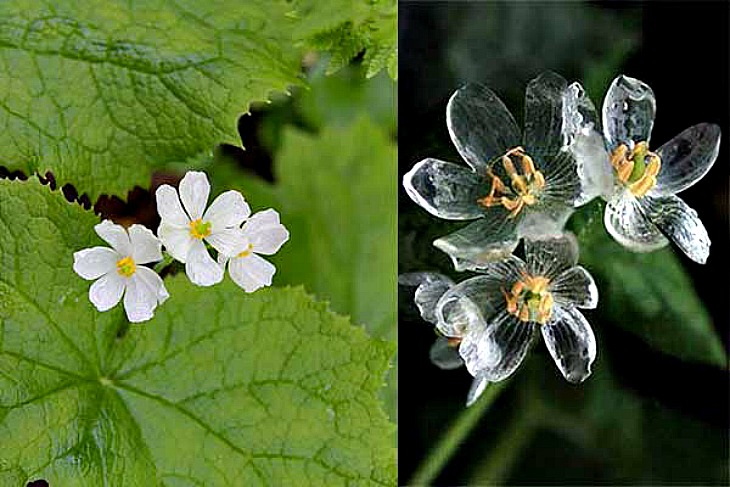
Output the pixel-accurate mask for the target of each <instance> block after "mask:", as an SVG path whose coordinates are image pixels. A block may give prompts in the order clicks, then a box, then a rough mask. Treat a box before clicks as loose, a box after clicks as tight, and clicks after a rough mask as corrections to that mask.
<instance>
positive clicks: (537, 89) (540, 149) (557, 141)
mask: <svg viewBox="0 0 730 487" xmlns="http://www.w3.org/2000/svg"><path fill="white" fill-rule="evenodd" d="M567 86H568V83H567V81H565V79H564V78H563V77H562V76H560V75H559V74H557V73H553V72H551V71H548V72H546V73H542V74H541V75H540V76H538V77H537V78H535V79H533V80H532V81H530V82H529V83H528V85H527V91H526V92H525V138H524V148H525V150H526V151H527V153H528V154H530V155H532V156H533V157H534V156H535V155H552V154H555V153H557V152H558V150H560V148H561V147H562V145H563V134H562V129H563V93H564V92H565V89H566V88H567Z"/></svg>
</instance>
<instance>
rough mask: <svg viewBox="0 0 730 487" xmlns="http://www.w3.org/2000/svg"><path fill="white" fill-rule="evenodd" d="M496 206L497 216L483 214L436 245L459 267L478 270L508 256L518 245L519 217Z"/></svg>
mask: <svg viewBox="0 0 730 487" xmlns="http://www.w3.org/2000/svg"><path fill="white" fill-rule="evenodd" d="M500 208H501V207H493V208H490V210H494V211H495V213H494V215H495V216H494V217H493V218H492V217H489V216H487V217H485V218H480V219H478V220H476V221H474V222H472V223H470V224H468V225H467V226H465V227H463V228H461V229H459V230H457V231H455V232H453V233H451V234H449V235H446V236H444V237H441V238H438V239H436V240H434V242H433V245H434V247H436V248H438V249H440V250H443V251H444V252H446V253H447V254H449V257H451V260H452V261H453V262H454V267H455V268H456V270H457V271H462V270H467V269H468V270H477V269H480V268H482V267H484V266H485V265H486V264H488V263H490V262H495V261H499V260H502V259H504V258H505V257H507V256H509V255H510V254H511V253H512V251H513V250H514V249H515V247H517V244H518V243H519V238H518V236H517V234H516V227H517V221H516V220H518V218H514V219H507V218H506V217H505V215H506V214H505V213H503V212H502V213H501V214H500V213H499V210H500Z"/></svg>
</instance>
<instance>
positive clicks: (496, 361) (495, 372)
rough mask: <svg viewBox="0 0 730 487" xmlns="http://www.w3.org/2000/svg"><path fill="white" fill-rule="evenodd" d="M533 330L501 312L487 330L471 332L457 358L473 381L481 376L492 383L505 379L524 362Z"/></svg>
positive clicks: (533, 326)
mask: <svg viewBox="0 0 730 487" xmlns="http://www.w3.org/2000/svg"><path fill="white" fill-rule="evenodd" d="M535 327H536V325H535V323H532V322H523V321H520V320H519V319H517V317H515V316H513V315H511V314H509V313H508V312H507V311H502V312H501V313H499V314H498V315H496V316H495V318H494V319H493V320H492V321H491V322H490V323H489V324H488V325H487V326H485V327H482V328H480V329H474V330H470V331H469V333H467V334H466V335H465V336H464V339H463V340H462V341H461V345H459V354H461V358H463V359H464V365H466V368H467V370H468V371H469V373H470V374H471V375H473V376H474V377H476V376H478V375H483V376H484V377H486V378H487V379H488V380H490V381H492V382H497V381H500V380H503V379H506V378H507V377H509V376H510V375H511V374H512V373H513V372H514V371H515V370H516V369H517V367H518V366H519V365H520V364H521V363H522V360H523V359H524V358H525V355H526V354H527V351H528V349H529V347H530V343H531V342H532V337H533V335H534V332H535Z"/></svg>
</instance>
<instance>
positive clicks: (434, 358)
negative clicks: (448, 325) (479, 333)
mask: <svg viewBox="0 0 730 487" xmlns="http://www.w3.org/2000/svg"><path fill="white" fill-rule="evenodd" d="M428 357H429V358H430V359H431V363H432V364H434V365H435V366H436V367H438V368H439V369H443V370H454V369H458V368H459V367H461V366H462V365H464V361H463V360H461V355H459V349H458V347H452V346H451V345H449V339H448V338H446V337H438V338H437V339H436V341H435V342H433V345H431V350H429V352H428Z"/></svg>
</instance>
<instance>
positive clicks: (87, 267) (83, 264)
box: [74, 247, 121, 281]
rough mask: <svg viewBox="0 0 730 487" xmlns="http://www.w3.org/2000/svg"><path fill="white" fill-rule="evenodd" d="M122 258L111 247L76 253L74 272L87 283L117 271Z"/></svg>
mask: <svg viewBox="0 0 730 487" xmlns="http://www.w3.org/2000/svg"><path fill="white" fill-rule="evenodd" d="M119 259H121V256H120V255H119V254H118V253H117V252H116V251H114V250H112V249H110V248H109V247H91V248H90V249H83V250H79V251H78V252H74V272H75V273H76V274H78V275H79V276H81V277H83V278H84V279H86V280H87V281H90V280H92V279H97V278H99V277H101V276H103V275H104V274H106V273H107V272H111V271H113V270H114V269H115V267H116V264H117V261H118V260H119Z"/></svg>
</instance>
